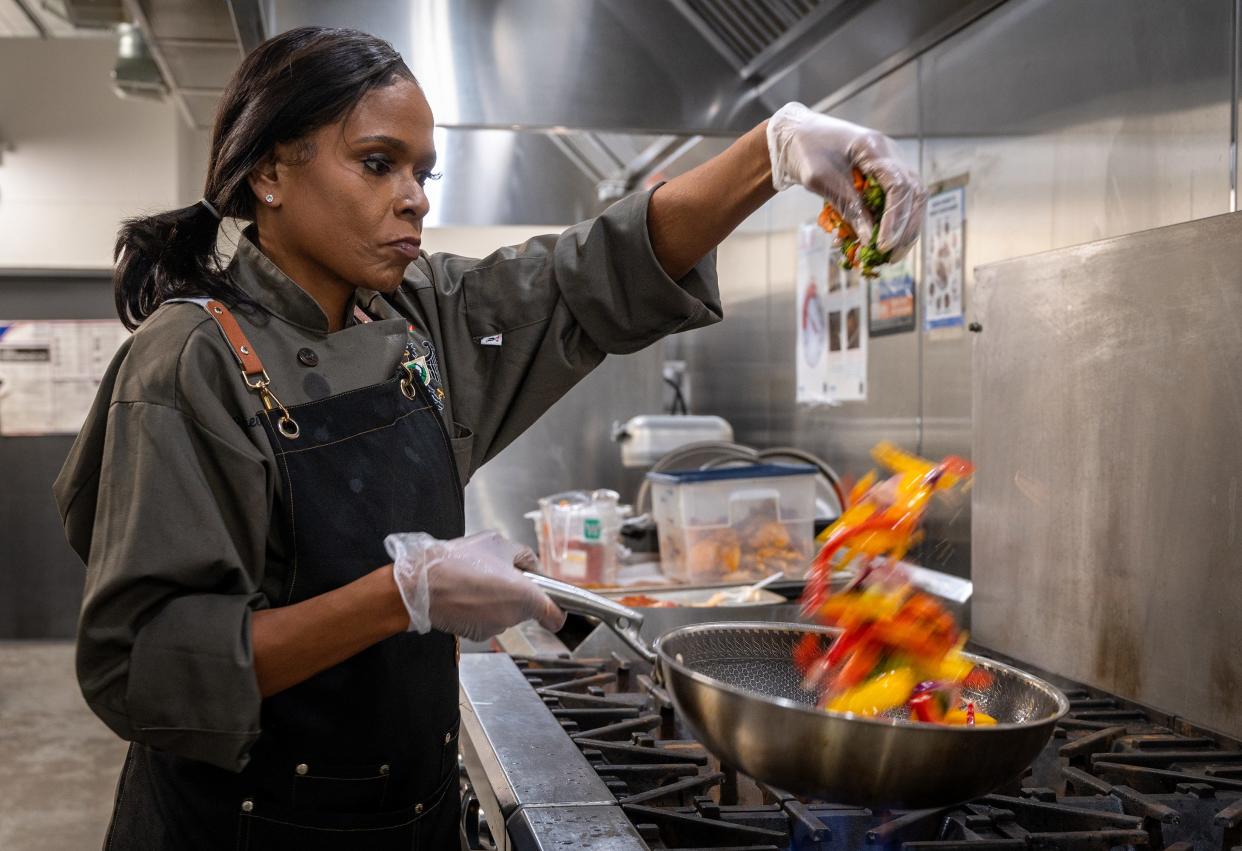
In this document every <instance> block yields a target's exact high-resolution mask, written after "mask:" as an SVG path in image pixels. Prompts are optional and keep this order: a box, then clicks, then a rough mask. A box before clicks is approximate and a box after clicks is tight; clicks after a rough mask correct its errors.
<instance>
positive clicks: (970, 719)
mask: <svg viewBox="0 0 1242 851" xmlns="http://www.w3.org/2000/svg"><path fill="white" fill-rule="evenodd" d="M966 726H967V727H973V726H975V703H974V701H973V700H972V701H970V702H968V703H967V704H966Z"/></svg>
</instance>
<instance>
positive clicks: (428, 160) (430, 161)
mask: <svg viewBox="0 0 1242 851" xmlns="http://www.w3.org/2000/svg"><path fill="white" fill-rule="evenodd" d="M368 142H379V143H380V144H381V145H387V146H388V147H390V148H392V149H393V150H395V151H397V152H398V153H402V154H406V153H409V150H410V146H409V145H407V144H406V143H405V142H404V141H402V140H401V139H398V138H397V137H396V136H388V135H386V134H383V133H374V134H372V135H370V136H362V137H361V138H358V139H355V140H354V144H355V145H365V144H367V143H368ZM420 159H421V160H422V161H423V162H424V164H425V165H426V167H427V168H435V165H436V159H437V156H436V152H435V151H432V152H431V153H428V154H424V155H423V156H422V157H421V158H420Z"/></svg>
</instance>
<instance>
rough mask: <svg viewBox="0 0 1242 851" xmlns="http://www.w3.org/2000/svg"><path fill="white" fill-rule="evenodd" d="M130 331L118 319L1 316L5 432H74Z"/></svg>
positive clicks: (1, 430) (0, 399)
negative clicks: (5, 318) (12, 318)
mask: <svg viewBox="0 0 1242 851" xmlns="http://www.w3.org/2000/svg"><path fill="white" fill-rule="evenodd" d="M128 336H129V331H127V330H126V329H125V326H123V325H121V323H119V322H116V321H113V320H94V319H86V320H50V321H25V320H18V321H12V322H5V321H0V435H3V436H6V437H15V436H27V435H41V434H75V433H76V432H77V431H78V430H79V429H80V428H81V427H82V423H83V421H84V420H85V419H86V414H87V412H88V411H89V410H90V406H91V403H92V402H93V401H94V400H95V394H96V392H97V391H98V390H99V384H100V382H101V381H102V379H103V376H104V373H105V371H106V370H107V368H108V364H109V363H110V362H111V360H112V357H113V355H114V354H116V350H117V348H118V347H119V346H120V345H121V342H122V341H123V340H125V338H126V337H128Z"/></svg>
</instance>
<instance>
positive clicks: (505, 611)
mask: <svg viewBox="0 0 1242 851" xmlns="http://www.w3.org/2000/svg"><path fill="white" fill-rule="evenodd" d="M384 548H385V549H387V550H388V554H389V555H390V556H392V559H393V568H392V575H393V581H394V582H396V584H397V590H398V591H399V592H400V594H401V600H402V602H403V603H405V608H406V611H407V612H408V613H409V615H410V630H411V631H412V632H428V631H430V630H431V629H433V628H434V629H438V630H440V631H442V632H448V633H452V634H453V635H460V636H461V637H462V638H468V639H470V640H472V641H482V640H484V639H486V638H491V637H492V636H493V635H498V634H500V633H501V632H503V631H504V630H506V629H508V628H509V627H511V626H513V625H515V624H519V623H521V622H522V621H524V620H530V619H534V620H538V621H539V623H540V624H542V625H543V627H544V628H545V629H548V630H551V631H552V632H555V631H557V630H558V629H560V628H561V626H563V625H564V623H565V613H564V612H562V611H561V610H560V609H558V608H557V607H556V604H555V603H553V602H552V600H551V599H549V598H548V595H547V594H545V593H544V592H543V590H542V589H541V588H540V587H539V586H538V585H536V584H535V583H533V582H531V581H530V580H529V579H527V578H526V577H525V576H523V575H522V572H521V570H520V569H519V568H521V569H527V568H531V567H534V566H535V564H536V560H535V554H534V553H532V552H531V551H530V550H529V549H527V548H526V547H523V546H521V545H520V544H515V543H513V542H512V541H510V540H507V539H506V538H504V537H503V536H501V535H500V533H498V532H480V533H478V534H476V535H470V536H468V537H465V538H454V539H452V540H448V541H441V540H438V539H436V538H433V537H431V536H430V535H428V534H426V533H423V532H410V533H406V534H399V535H389V536H388V537H387V538H385V539H384Z"/></svg>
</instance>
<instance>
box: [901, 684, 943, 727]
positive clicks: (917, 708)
mask: <svg viewBox="0 0 1242 851" xmlns="http://www.w3.org/2000/svg"><path fill="white" fill-rule="evenodd" d="M908 705H909V707H910V716H911V717H912V718H914V720H916V721H925V722H927V723H929V724H935V723H938V722H939V721H940V718H941V712H940V701H939V700H938V699H937V698H936V693H935V692H932V691H925V692H923V693H922V694H916V695H915V696H914V697H912V698H910V702H909V704H908Z"/></svg>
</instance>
